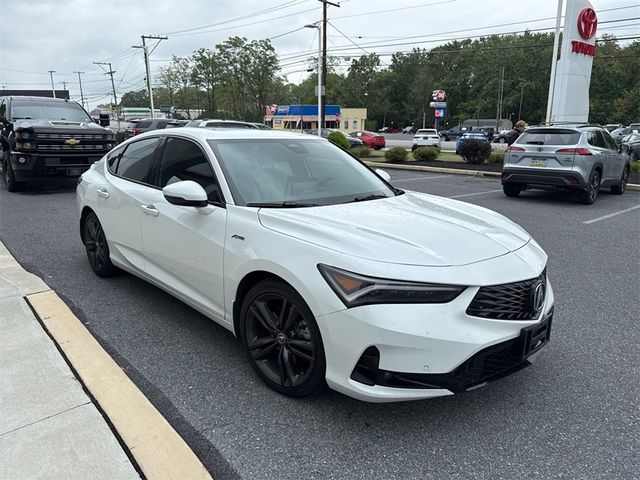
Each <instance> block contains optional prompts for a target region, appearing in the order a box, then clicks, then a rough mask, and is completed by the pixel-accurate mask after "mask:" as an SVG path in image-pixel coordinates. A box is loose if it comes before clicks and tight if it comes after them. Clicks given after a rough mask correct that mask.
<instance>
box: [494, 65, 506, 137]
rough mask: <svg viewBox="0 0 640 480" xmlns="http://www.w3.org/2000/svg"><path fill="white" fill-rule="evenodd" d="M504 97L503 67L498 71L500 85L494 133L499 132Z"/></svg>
mask: <svg viewBox="0 0 640 480" xmlns="http://www.w3.org/2000/svg"><path fill="white" fill-rule="evenodd" d="M503 95H504V67H502V69H501V71H500V85H499V86H498V106H497V108H496V131H500V120H501V119H502V97H503Z"/></svg>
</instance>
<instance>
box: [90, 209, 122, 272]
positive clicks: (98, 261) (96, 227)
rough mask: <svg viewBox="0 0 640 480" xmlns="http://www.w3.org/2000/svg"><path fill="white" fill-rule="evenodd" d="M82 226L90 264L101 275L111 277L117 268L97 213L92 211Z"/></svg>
mask: <svg viewBox="0 0 640 480" xmlns="http://www.w3.org/2000/svg"><path fill="white" fill-rule="evenodd" d="M82 228H83V234H84V236H83V241H84V247H85V249H86V250H87V258H88V259H89V265H91V268H92V269H93V271H94V272H95V274H96V275H98V276H99V277H110V276H111V275H113V274H114V273H116V271H117V268H116V267H115V266H114V265H113V263H111V258H110V256H109V245H108V244H107V238H106V237H105V235H104V230H103V229H102V225H101V224H100V221H99V220H98V217H97V216H96V214H95V213H93V212H90V213H89V214H88V215H87V216H86V218H85V219H84V224H83V226H82Z"/></svg>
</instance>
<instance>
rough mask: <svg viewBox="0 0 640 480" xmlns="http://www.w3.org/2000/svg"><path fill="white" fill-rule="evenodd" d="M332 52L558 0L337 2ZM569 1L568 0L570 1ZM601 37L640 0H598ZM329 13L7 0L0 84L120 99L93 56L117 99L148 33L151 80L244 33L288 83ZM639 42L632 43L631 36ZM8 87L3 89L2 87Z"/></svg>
mask: <svg viewBox="0 0 640 480" xmlns="http://www.w3.org/2000/svg"><path fill="white" fill-rule="evenodd" d="M332 2H333V3H339V5H340V7H333V6H329V7H328V19H329V23H330V25H329V27H328V29H327V35H328V54H329V55H333V56H339V57H340V64H341V65H343V66H344V68H345V69H346V66H347V65H348V64H349V62H350V60H351V59H353V58H356V57H358V56H360V55H364V54H366V53H372V52H375V53H378V54H379V55H381V59H382V62H383V64H385V63H388V62H389V61H390V59H391V57H390V55H391V53H393V52H397V51H410V50H411V49H412V48H414V47H421V48H433V47H435V46H437V45H439V44H442V43H445V42H446V41H447V40H451V39H454V38H467V37H470V36H481V35H486V34H493V33H506V32H516V31H522V30H524V29H530V30H536V29H549V30H548V31H552V30H553V28H554V26H555V17H556V13H557V9H558V1H557V0H516V1H508V0H484V1H478V0H391V1H390V0H341V1H337V0H332ZM565 3H566V2H565ZM591 3H592V5H593V7H594V9H595V10H596V12H598V21H599V27H598V36H600V35H602V34H603V33H608V34H612V35H615V36H617V37H629V36H638V34H640V2H639V1H638V0H591ZM321 17H322V4H321V2H320V1H319V0H109V1H104V0H2V8H1V10H0V18H1V21H0V89H2V88H6V89H47V88H51V80H50V74H49V73H48V71H49V70H55V73H54V74H53V80H54V84H55V86H56V88H58V89H62V88H63V83H62V82H66V86H67V89H68V90H70V94H71V97H72V98H73V99H76V100H79V99H80V89H79V84H78V75H77V74H76V73H74V72H78V71H80V72H84V73H83V74H82V86H83V91H84V96H85V97H86V98H88V99H89V104H90V105H91V107H94V106H95V105H97V104H99V103H105V102H107V101H109V99H110V98H111V93H110V92H111V81H110V79H109V76H108V75H106V74H105V73H104V71H103V70H102V69H101V67H100V66H98V65H95V64H94V63H93V62H111V64H112V68H113V70H114V71H115V74H114V80H115V86H116V92H117V94H118V97H121V96H122V94H123V93H125V92H127V91H130V90H139V89H143V88H145V82H144V77H145V69H144V60H143V54H142V50H141V49H136V48H132V46H134V45H141V39H140V36H141V35H166V36H167V37H168V39H167V40H164V41H161V42H159V43H158V45H157V46H155V45H156V43H157V42H156V41H153V40H150V41H148V44H149V45H150V46H151V47H155V49H154V50H153V52H152V54H151V57H150V58H151V72H152V73H151V78H152V79H153V81H154V82H156V81H157V77H158V74H159V69H160V68H161V67H162V66H163V65H166V64H167V62H168V60H170V59H171V56H172V55H177V56H188V55H190V54H191V53H192V52H193V51H194V50H197V49H198V48H202V47H205V48H213V47H214V46H215V45H216V44H218V43H220V42H223V41H224V40H226V39H227V38H229V37H231V36H234V35H237V36H242V37H246V38H247V39H248V40H259V39H265V38H269V39H271V41H272V44H273V46H274V47H275V49H276V53H277V55H278V57H279V61H280V65H281V71H280V74H281V75H283V76H285V77H286V79H287V80H288V81H289V82H293V83H299V82H300V81H302V80H303V79H304V78H305V77H306V76H307V75H308V73H307V67H308V65H307V63H306V61H307V59H308V58H309V57H310V56H316V55H317V49H318V36H317V35H318V33H317V30H316V29H309V28H304V26H305V25H307V24H313V23H316V22H318V21H319V20H320V19H321ZM629 41H631V40H629ZM0 91H1V90H0Z"/></svg>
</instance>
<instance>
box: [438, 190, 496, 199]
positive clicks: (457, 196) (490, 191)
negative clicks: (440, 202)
mask: <svg viewBox="0 0 640 480" xmlns="http://www.w3.org/2000/svg"><path fill="white" fill-rule="evenodd" d="M501 191H502V189H500V190H488V191H486V192H476V193H465V194H464V195H454V196H453V197H447V198H462V197H472V196H473V195H485V194H487V193H496V192H501Z"/></svg>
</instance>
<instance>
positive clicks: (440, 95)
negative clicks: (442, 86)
mask: <svg viewBox="0 0 640 480" xmlns="http://www.w3.org/2000/svg"><path fill="white" fill-rule="evenodd" d="M431 97H432V98H433V99H434V100H435V101H436V102H444V99H445V98H447V92H445V91H444V90H434V91H433V92H432V93H431Z"/></svg>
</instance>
